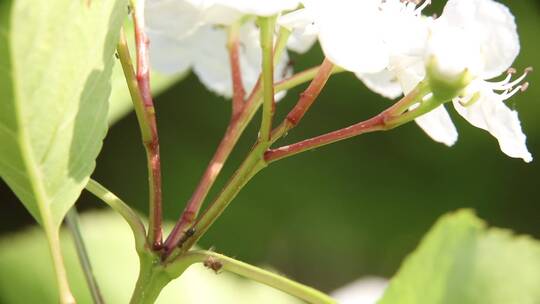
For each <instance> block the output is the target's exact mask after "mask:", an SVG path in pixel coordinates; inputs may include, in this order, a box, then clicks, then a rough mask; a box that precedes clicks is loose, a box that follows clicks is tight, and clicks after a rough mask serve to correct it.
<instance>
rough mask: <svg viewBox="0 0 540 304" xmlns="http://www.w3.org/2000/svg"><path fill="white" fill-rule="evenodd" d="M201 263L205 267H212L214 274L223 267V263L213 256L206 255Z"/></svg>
mask: <svg viewBox="0 0 540 304" xmlns="http://www.w3.org/2000/svg"><path fill="white" fill-rule="evenodd" d="M203 265H204V267H206V268H209V269H212V270H213V271H214V272H215V273H216V274H218V273H219V271H220V270H221V268H223V264H222V263H221V262H220V261H219V260H218V259H216V258H214V257H208V258H207V259H206V260H205V261H204V263H203Z"/></svg>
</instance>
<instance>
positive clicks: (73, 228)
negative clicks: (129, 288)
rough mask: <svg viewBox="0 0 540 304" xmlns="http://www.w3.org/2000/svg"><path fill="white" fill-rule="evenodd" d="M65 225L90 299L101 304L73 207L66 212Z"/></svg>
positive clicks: (75, 210)
mask: <svg viewBox="0 0 540 304" xmlns="http://www.w3.org/2000/svg"><path fill="white" fill-rule="evenodd" d="M66 224H67V227H68V229H69V231H70V232H71V236H72V237H73V243H74V245H75V249H76V250H77V256H78V257H79V262H80V263H81V267H82V269H83V273H84V277H85V279H86V284H88V289H90V294H91V295H92V299H93V300H94V303H95V304H103V303H105V301H104V300H103V296H102V295H101V292H100V290H99V286H98V283H97V280H96V277H95V276H94V272H93V270H92V264H91V263H90V257H89V256H88V251H87V250H86V246H85V245H84V239H83V236H82V233H81V227H80V224H79V215H78V214H77V209H76V208H75V206H73V207H71V209H70V210H69V211H68V213H67V215H66Z"/></svg>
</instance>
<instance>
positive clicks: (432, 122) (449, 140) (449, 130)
mask: <svg viewBox="0 0 540 304" xmlns="http://www.w3.org/2000/svg"><path fill="white" fill-rule="evenodd" d="M415 121H416V123H417V124H418V125H419V126H420V128H422V130H424V132H426V133H427V135H429V137H431V138H432V139H433V140H435V141H436V142H440V143H443V144H445V145H447V146H453V145H454V144H455V143H456V141H457V138H458V133H457V130H456V127H455V126H454V123H453V122H452V119H450V115H448V112H447V111H446V109H445V108H444V105H440V106H439V107H437V108H435V109H434V110H432V111H431V112H429V113H426V114H424V115H422V116H420V117H418V118H416V120H415Z"/></svg>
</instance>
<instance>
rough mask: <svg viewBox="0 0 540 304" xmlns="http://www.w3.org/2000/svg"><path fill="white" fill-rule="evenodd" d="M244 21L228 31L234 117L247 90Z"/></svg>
mask: <svg viewBox="0 0 540 304" xmlns="http://www.w3.org/2000/svg"><path fill="white" fill-rule="evenodd" d="M241 22H242V21H241V20H239V21H237V22H234V23H233V24H232V25H231V26H230V27H229V31H228V39H227V49H228V50H229V61H230V66H231V78H232V87H233V97H232V117H233V119H234V117H235V116H236V115H238V113H240V111H242V107H243V106H244V98H245V95H246V91H245V90H244V84H243V82H242V69H241V66H240V36H239V35H240V33H239V31H240V26H241V24H242V23H241Z"/></svg>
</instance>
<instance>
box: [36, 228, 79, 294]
mask: <svg viewBox="0 0 540 304" xmlns="http://www.w3.org/2000/svg"><path fill="white" fill-rule="evenodd" d="M47 226H49V225H45V224H44V225H43V228H44V229H45V234H46V235H47V241H48V242H49V250H50V253H51V256H52V259H53V266H54V272H55V274H56V282H57V284H58V292H59V297H60V299H59V300H60V303H61V304H74V303H76V302H75V298H73V294H72V293H71V290H70V288H69V282H68V280H67V273H66V267H65V266H64V259H63V258H62V250H61V249H60V238H59V236H58V230H54V228H53V229H51V227H50V226H49V227H47ZM51 226H52V225H51Z"/></svg>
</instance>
